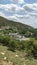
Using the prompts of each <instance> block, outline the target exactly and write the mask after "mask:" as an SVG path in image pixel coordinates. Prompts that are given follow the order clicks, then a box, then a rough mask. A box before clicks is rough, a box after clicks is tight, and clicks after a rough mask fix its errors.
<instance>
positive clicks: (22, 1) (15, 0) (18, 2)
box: [10, 0, 25, 4]
mask: <svg viewBox="0 0 37 65" xmlns="http://www.w3.org/2000/svg"><path fill="white" fill-rule="evenodd" d="M10 1H11V2H13V3H15V4H22V3H24V2H25V1H24V0H10Z"/></svg>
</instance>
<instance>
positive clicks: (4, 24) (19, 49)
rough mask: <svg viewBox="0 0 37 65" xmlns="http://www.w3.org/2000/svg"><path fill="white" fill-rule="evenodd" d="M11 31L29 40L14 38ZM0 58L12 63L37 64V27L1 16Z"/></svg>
mask: <svg viewBox="0 0 37 65" xmlns="http://www.w3.org/2000/svg"><path fill="white" fill-rule="evenodd" d="M10 33H19V35H21V36H25V37H26V38H29V40H24V41H20V40H16V39H13V37H11V36H12V35H11V36H9V34H10ZM0 60H2V61H0V62H1V63H2V62H3V63H5V62H7V63H8V62H9V63H10V62H11V64H10V65H33V64H34V65H37V29H34V28H33V27H31V26H28V25H24V24H21V23H17V22H13V21H10V20H7V19H5V18H3V17H0ZM12 63H13V64H12ZM0 65H3V64H0ZM4 65H5V64H4ZM6 65H9V64H6Z"/></svg>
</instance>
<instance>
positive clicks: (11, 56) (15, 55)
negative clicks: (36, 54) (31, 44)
mask: <svg viewBox="0 0 37 65" xmlns="http://www.w3.org/2000/svg"><path fill="white" fill-rule="evenodd" d="M2 53H5V54H2ZM5 57H6V59H4V58H5ZM12 63H14V64H13V65H37V60H35V59H32V60H29V59H26V58H25V52H24V51H21V52H20V51H17V50H16V52H12V51H10V50H8V47H6V46H2V45H0V65H5V64H6V65H12Z"/></svg>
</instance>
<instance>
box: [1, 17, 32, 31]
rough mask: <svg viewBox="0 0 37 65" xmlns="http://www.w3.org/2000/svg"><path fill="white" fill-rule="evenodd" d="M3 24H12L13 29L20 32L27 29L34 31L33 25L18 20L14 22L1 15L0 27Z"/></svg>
mask: <svg viewBox="0 0 37 65" xmlns="http://www.w3.org/2000/svg"><path fill="white" fill-rule="evenodd" d="M1 26H10V27H13V30H14V29H15V30H17V31H19V32H25V31H27V30H28V31H32V30H33V27H31V26H28V25H26V24H22V23H18V22H14V21H11V20H7V19H5V18H3V17H1V16H0V27H1Z"/></svg>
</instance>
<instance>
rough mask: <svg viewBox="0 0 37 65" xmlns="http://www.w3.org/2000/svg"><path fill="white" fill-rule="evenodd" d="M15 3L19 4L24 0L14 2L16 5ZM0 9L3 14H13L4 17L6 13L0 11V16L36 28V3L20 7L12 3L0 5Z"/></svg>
mask: <svg viewBox="0 0 37 65" xmlns="http://www.w3.org/2000/svg"><path fill="white" fill-rule="evenodd" d="M14 2H15V1H14ZM17 2H19V4H20V3H23V2H24V0H16V3H17ZM0 9H3V10H4V11H5V12H10V13H11V12H13V14H12V15H9V16H6V14H8V13H3V12H2V11H0V16H4V17H6V18H8V19H11V20H14V21H18V22H22V23H25V24H28V25H32V26H34V27H37V3H33V4H27V3H25V4H24V5H23V6H22V7H21V6H18V5H17V4H14V3H11V4H0Z"/></svg>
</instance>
